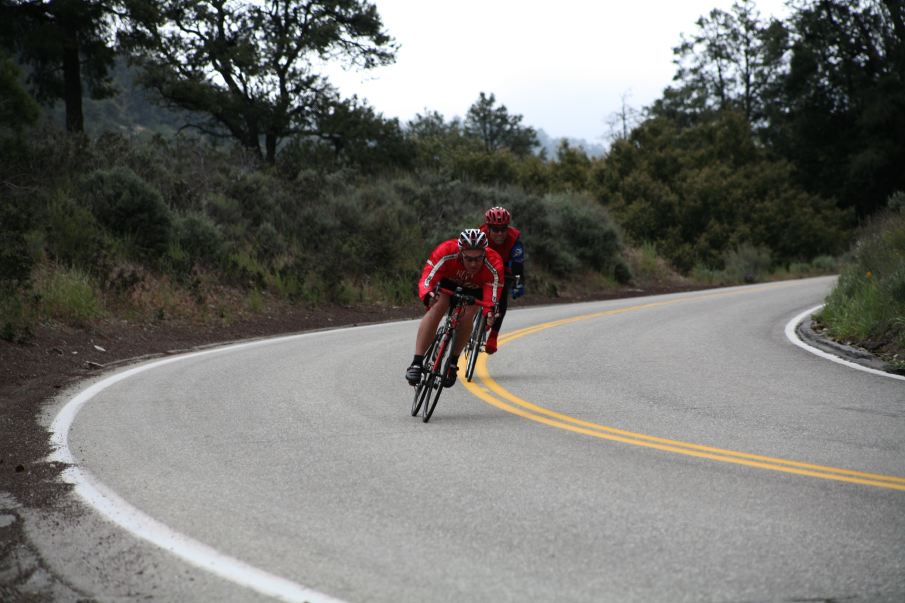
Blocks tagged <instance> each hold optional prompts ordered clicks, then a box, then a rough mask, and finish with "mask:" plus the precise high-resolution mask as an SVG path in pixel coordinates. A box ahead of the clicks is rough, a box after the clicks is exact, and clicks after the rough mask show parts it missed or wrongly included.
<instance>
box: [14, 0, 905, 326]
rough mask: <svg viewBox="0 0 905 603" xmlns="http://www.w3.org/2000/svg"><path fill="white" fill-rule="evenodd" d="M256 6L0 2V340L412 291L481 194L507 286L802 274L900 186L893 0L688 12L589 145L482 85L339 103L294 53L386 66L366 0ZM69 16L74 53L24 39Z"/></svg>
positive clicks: (903, 126) (897, 10) (383, 36)
mask: <svg viewBox="0 0 905 603" xmlns="http://www.w3.org/2000/svg"><path fill="white" fill-rule="evenodd" d="M63 4H65V5H66V7H68V8H67V10H66V11H65V12H62V11H63ZM309 4H311V5H312V6H320V4H322V3H319V2H311V3H309ZM26 5H27V6H26ZM275 5H279V6H282V7H284V8H286V9H287V10H285V11H277V12H274V13H273V14H266V13H265V12H262V11H264V10H265V7H264V6H263V5H262V4H260V3H251V2H249V3H243V2H237V3H228V4H211V3H206V2H203V1H202V0H179V1H177V0H168V1H166V2H158V3H142V2H137V3H128V4H127V5H126V6H124V10H125V12H124V13H122V14H121V15H120V16H121V18H120V19H116V20H112V19H108V18H106V17H105V13H104V10H106V9H105V7H106V6H107V5H106V4H104V3H88V2H84V3H83V2H80V1H75V2H68V3H60V2H47V3H29V2H24V1H22V2H20V1H18V0H2V1H0V24H2V25H0V49H5V52H6V54H4V53H3V52H4V51H3V50H0V93H2V98H3V99H4V101H3V102H2V103H0V153H2V161H0V196H2V197H0V198H2V205H0V223H2V232H0V237H2V241H0V243H2V246H0V284H2V289H0V311H2V314H0V316H2V319H0V334H2V336H3V338H5V339H8V340H13V341H21V340H26V339H27V338H28V336H29V333H30V332H31V330H32V329H33V328H34V326H35V325H36V324H65V325H74V326H90V325H91V324H92V323H93V322H94V321H97V320H101V319H106V318H119V319H127V320H138V321H169V320H177V319H178V320H188V321H202V322H210V321H214V322H216V321H229V320H232V319H234V318H235V317H236V316H237V315H239V314H242V313H249V312H250V313H254V312H274V311H279V308H281V307H286V306H288V305H305V306H316V305H321V304H344V305H349V304H376V305H379V304H383V305H401V304H409V303H413V299H414V297H413V295H414V288H415V278H416V276H417V274H418V271H419V270H420V267H421V265H422V262H423V261H424V258H425V257H426V255H427V254H428V252H429V251H430V249H431V248H432V247H433V246H434V245H436V244H437V243H438V242H439V241H441V240H444V239H447V238H451V237H453V236H455V235H456V233H457V232H458V231H459V230H461V229H462V228H464V227H469V226H475V225H477V224H478V223H479V222H480V220H481V216H482V215H483V212H484V210H486V209H487V208H488V207H490V206H494V205H503V206H505V207H507V208H508V209H510V210H511V211H512V213H513V215H514V224H515V226H517V227H518V228H520V229H521V230H522V231H523V239H524V242H525V244H526V247H527V252H528V287H529V289H528V291H529V296H530V295H532V294H534V295H536V296H541V297H544V298H549V297H555V296H557V295H575V294H583V295H587V294H592V293H594V292H602V291H607V290H613V289H616V288H619V287H636V288H637V287H642V288H645V287H651V286H656V285H658V284H663V283H670V284H677V283H678V284H682V285H688V284H691V283H699V284H708V285H709V284H731V283H741V282H755V281H758V280H763V279H767V278H783V277H788V276H802V275H814V274H827V273H832V272H834V271H835V270H836V269H837V261H836V259H835V258H837V257H840V256H842V254H844V253H845V252H846V250H847V249H849V246H850V245H851V243H852V241H853V237H854V235H855V233H856V232H858V231H857V227H858V225H859V224H862V223H865V222H867V221H871V220H872V217H873V216H875V215H878V212H880V211H881V210H882V208H883V207H884V206H885V204H886V200H887V198H888V197H889V196H890V195H892V194H893V193H895V192H896V191H899V190H905V173H903V171H902V170H901V169H900V166H901V165H903V164H905V143H903V141H905V123H903V122H902V120H901V115H902V114H903V112H902V107H903V104H902V102H903V101H902V99H903V98H905V78H903V75H902V74H903V73H905V40H903V38H902V32H905V8H903V7H902V5H901V3H897V2H891V1H889V2H887V1H880V0H863V1H861V2H857V3H850V2H843V1H842V0H821V1H820V2H817V1H816V0H814V1H803V2H800V3H798V4H797V5H796V6H797V8H796V9H795V10H794V11H793V13H792V14H791V16H790V17H789V18H788V19H787V20H785V21H772V20H765V19H762V18H761V17H760V16H759V14H758V13H757V10H756V6H755V3H754V2H752V1H750V0H740V1H739V2H737V3H736V4H735V5H734V6H733V8H732V9H731V11H728V12H724V11H720V10H714V11H712V12H711V13H709V14H708V15H706V16H704V17H702V18H701V19H700V20H699V21H698V22H697V23H695V24H694V30H693V33H692V34H691V35H689V36H683V37H682V39H681V40H680V43H679V45H678V46H677V47H676V49H675V57H676V65H677V71H676V76H675V79H674V85H673V86H671V87H669V88H667V89H666V90H664V92H663V95H662V97H661V98H660V99H658V100H657V101H656V102H655V103H654V104H653V105H652V106H650V107H645V108H643V109H642V110H640V111H639V110H631V111H629V110H628V109H626V108H624V110H623V112H622V114H621V118H622V119H621V120H618V121H621V124H622V128H621V129H620V130H619V131H618V132H616V133H615V134H614V136H613V137H612V141H611V144H610V146H609V149H608V151H607V152H606V153H604V154H603V155H600V156H590V155H589V154H588V153H586V152H585V150H584V149H582V148H581V147H577V146H573V145H571V144H569V143H568V142H565V141H563V142H562V143H561V144H560V145H559V147H558V149H557V151H556V152H555V154H553V155H552V156H551V155H550V154H548V153H547V152H546V151H540V150H539V146H540V144H539V138H538V131H537V130H535V129H534V128H533V127H531V126H530V125H528V124H524V123H522V116H521V115H519V114H517V113H515V112H513V111H510V110H509V109H508V108H507V107H506V105H504V104H502V103H500V102H499V101H498V100H497V99H496V97H495V95H494V94H492V93H487V92H478V91H476V96H477V99H476V100H475V102H474V104H472V106H471V107H468V108H465V107H463V110H465V109H467V111H465V118H464V119H459V118H454V119H447V118H446V117H445V116H443V115H441V114H439V113H436V112H433V111H430V110H426V111H425V113H424V114H423V115H418V116H417V117H416V118H415V119H413V120H412V121H410V122H408V123H405V124H402V123H400V122H399V120H397V119H388V118H386V117H384V116H383V115H382V114H380V113H379V112H377V111H375V110H374V108H372V107H370V106H369V105H368V103H367V101H366V100H363V99H358V98H355V97H353V98H351V99H346V98H342V97H341V96H340V95H339V94H338V93H337V91H336V90H335V89H333V88H332V87H331V86H330V85H329V82H327V81H326V80H325V79H324V78H323V77H321V76H319V75H317V73H316V69H315V67H314V65H315V64H316V63H315V62H314V58H315V57H318V56H325V55H327V54H330V53H334V54H335V55H337V56H343V55H345V58H346V59H348V60H349V61H350V62H351V63H355V64H358V65H360V66H362V67H364V68H369V67H373V66H376V65H380V64H387V63H389V62H392V60H394V57H395V49H396V43H395V41H394V40H393V39H392V38H391V37H390V35H389V32H386V31H385V30H384V28H383V24H382V22H381V20H380V16H379V14H377V12H376V9H375V8H374V7H373V6H372V5H370V4H368V3H366V2H360V1H358V0H348V1H344V2H342V3H338V4H337V7H336V10H335V11H333V12H331V11H314V12H312V13H303V12H299V11H296V10H294V9H295V8H298V6H299V5H300V0H279V1H278V2H276V3H275ZM26 8H27V10H26ZM70 9H71V10H70ZM290 9H292V10H290ZM301 14H309V16H310V15H315V16H313V17H311V18H313V19H315V20H316V21H317V22H316V23H304V22H302V21H299V20H298V19H299V18H300V17H299V15H301ZM106 16H109V15H106ZM185 19H191V20H192V23H193V27H191V28H180V25H184V23H182V21H183V20H185ZM223 23H227V24H229V25H230V27H226V28H223V27H219V26H218V24H223ZM315 26H316V28H320V29H317V31H318V32H319V34H318V36H314V37H312V36H309V35H307V34H306V32H310V31H312V27H315ZM73 31H77V32H78V33H79V35H78V36H77V39H78V40H79V41H80V44H82V46H81V47H76V48H73V47H72V46H66V45H56V44H55V43H52V42H53V41H54V40H58V39H60V40H61V39H64V38H65V37H66V35H68V34H71V33H72V32H73ZM48 32H50V33H48ZM726 40H731V41H732V43H731V44H729V45H728V46H727V45H726ZM44 42H49V43H44ZM74 51H75V52H76V53H77V56H78V57H80V58H81V63H80V64H81V65H82V67H83V68H82V69H81V71H76V72H74V73H73V72H71V71H69V70H70V69H71V68H72V66H73V62H72V59H73V55H72V53H73V52H74ZM76 63H78V61H76ZM306 74H307V75H306ZM74 78H75V79H74ZM73 81H76V82H81V86H72V85H66V83H67V82H68V83H69V84H71V83H72V82H73ZM230 81H244V82H252V83H254V85H250V86H246V87H244V88H243V87H235V86H228V85H225V84H224V82H230ZM83 94H84V95H85V98H84V99H83V98H82V95H83ZM88 96H90V97H91V99H89V98H88ZM104 99H106V100H104ZM149 99H151V100H154V102H156V103H158V104H160V105H161V107H166V108H167V110H166V111H164V110H163V109H157V108H155V107H152V106H150V105H148V102H149ZM83 101H84V102H83ZM42 107H43V108H42ZM633 116H637V118H634V117H633ZM86 121H87V123H86ZM64 124H65V128H63V127H62V125H64ZM180 124H181V125H180ZM856 257H857V253H856ZM881 273H883V271H880V272H876V274H881ZM846 278H848V277H846ZM884 278H885V277H884ZM847 282H848V281H847V280H845V279H843V282H842V285H845V283H847ZM843 290H844V291H845V292H850V291H851V288H848V285H845V286H844V287H842V286H841V287H840V291H843ZM895 291H897V289H895V287H893V292H895ZM839 295H843V293H840V294H839ZM844 295H848V293H845V294H844Z"/></svg>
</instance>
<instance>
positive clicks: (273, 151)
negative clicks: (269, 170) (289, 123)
mask: <svg viewBox="0 0 905 603" xmlns="http://www.w3.org/2000/svg"><path fill="white" fill-rule="evenodd" d="M264 145H265V147H266V148H267V163H269V164H270V165H273V164H274V163H276V160H277V135H276V133H275V132H268V133H267V135H266V136H265V137H264Z"/></svg>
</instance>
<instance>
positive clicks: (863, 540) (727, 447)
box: [34, 279, 905, 601]
mask: <svg viewBox="0 0 905 603" xmlns="http://www.w3.org/2000/svg"><path fill="white" fill-rule="evenodd" d="M831 285H832V280H831V279H810V280H805V281H793V282H783V283H775V284H766V285H756V286H750V287H738V288H732V289H722V290H713V291H706V292H697V293H691V294H679V295H669V296H658V297H648V298H636V299H628V300H614V301H607V302H595V303H588V304H577V305H567V306H566V305H563V306H547V307H540V308H527V309H519V310H516V311H512V312H510V314H509V316H507V319H506V325H505V328H504V334H507V336H506V337H505V338H503V339H501V341H502V345H501V347H500V351H499V352H498V353H497V354H496V355H494V356H492V357H489V358H486V362H483V361H482V364H481V366H479V369H478V376H477V379H476V380H475V382H474V383H473V384H469V385H468V386H465V385H461V384H460V385H457V386H456V387H455V388H454V389H453V390H451V391H448V392H444V394H443V397H442V398H441V401H440V405H439V406H438V408H437V411H436V413H435V416H434V418H433V419H432V420H431V423H429V424H427V425H425V424H423V423H421V422H420V420H418V419H414V418H411V417H409V416H408V412H407V410H408V406H409V402H410V400H409V398H410V395H411V394H410V392H411V390H410V388H409V387H407V386H406V385H405V384H404V382H403V380H402V372H403V369H404V367H405V365H406V363H407V362H408V360H409V359H410V355H411V346H412V341H413V339H414V331H415V323H413V322H404V323H392V324H384V325H374V326H369V327H362V328H355V329H342V330H335V331H323V332H317V333H312V334H306V335H303V336H299V337H293V338H285V339H281V340H274V341H266V342H259V343H256V344H253V345H247V346H244V347H238V348H230V349H222V350H218V351H212V352H208V353H205V354H199V355H194V356H191V357H187V358H180V359H178V360H174V359H169V360H171V361H170V362H168V363H165V364H157V365H155V366H153V367H151V368H147V369H146V370H140V371H136V372H135V373H133V374H130V375H128V376H127V377H126V378H120V379H119V380H118V381H116V382H113V383H109V384H107V385H105V386H104V387H103V389H98V390H97V391H94V392H92V393H91V396H89V397H88V398H87V399H84V400H83V405H82V406H80V408H79V410H78V413H77V414H76V413H73V414H72V416H71V421H70V422H69V423H68V424H67V425H69V424H71V426H69V427H68V429H67V430H66V435H67V436H68V437H67V438H66V441H67V443H68V446H67V448H66V449H65V450H67V451H68V454H69V455H70V457H71V458H69V459H67V460H71V461H72V462H73V463H74V469H73V471H75V472H77V473H78V475H81V476H82V477H83V478H84V479H86V480H88V481H87V482H85V484H87V485H85V486H84V487H83V490H82V491H83V492H84V491H86V489H87V490H90V489H91V488H95V489H101V490H102V491H103V492H105V493H107V494H108V495H109V498H108V500H113V501H114V502H117V501H118V503H117V504H121V505H122V506H121V507H119V509H120V512H121V511H122V509H124V508H127V509H131V510H133V511H134V512H135V513H137V514H139V516H140V517H142V518H147V519H148V520H150V521H151V522H152V523H153V525H155V526H157V527H158V529H159V530H161V531H162V532H164V533H166V534H171V535H174V537H175V538H176V540H174V541H166V542H169V543H170V544H161V543H159V542H158V546H154V545H151V544H149V543H148V542H147V538H148V535H147V534H144V533H142V532H141V530H140V529H135V530H133V531H132V533H129V532H126V531H125V530H123V529H121V528H120V527H118V526H116V525H114V524H112V523H111V522H110V521H109V520H108V519H105V518H103V517H100V518H99V516H98V513H96V512H90V513H87V514H83V515H81V516H80V519H79V521H78V522H76V523H75V524H72V523H71V522H70V523H67V525H66V526H65V528H63V529H59V528H57V529H56V530H48V533H47V534H43V535H42V534H35V535H34V536H36V537H38V538H42V537H43V538H44V539H45V543H46V545H45V550H44V551H42V552H43V553H44V554H45V557H47V558H48V560H49V561H50V563H51V565H52V566H53V567H54V568H55V570H56V571H57V572H58V573H60V574H61V575H64V576H67V577H68V578H69V580H70V581H71V583H72V584H73V585H74V586H76V587H77V588H78V589H80V590H82V591H83V592H86V593H90V594H91V595H93V596H96V597H99V598H105V597H116V596H153V597H156V598H159V599H164V600H167V599H170V600H186V599H194V600H201V599H203V600H210V599H214V598H216V599H219V600H234V601H247V600H252V599H255V598H261V599H262V600H266V599H267V598H269V597H276V598H282V599H286V600H306V599H308V600H330V599H331V598H335V599H339V600H345V601H424V600H430V601H461V600H469V601H500V600H513V601H515V600H526V599H528V600H558V601H608V600H611V601H682V600H689V601H700V600H708V601H709V600H713V601H761V600H769V601H783V600H802V599H808V600H825V599H845V598H858V599H862V600H871V601H874V600H881V601H882V600H888V601H901V600H903V599H905V546H903V544H902V543H903V542H905V491H903V488H902V487H903V486H905V387H903V384H902V383H901V382H897V381H894V380H891V379H884V378H882V377H880V376H876V375H871V374H867V373H861V372H859V371H856V370H854V369H852V368H849V367H846V366H841V365H838V364H835V363H831V362H828V361H827V360H825V359H823V358H820V357H818V356H814V355H811V354H808V353H807V352H806V351H804V350H802V349H800V348H798V347H796V346H794V345H792V344H791V343H790V342H789V341H788V339H787V338H786V337H785V334H784V327H785V325H786V323H787V322H788V321H789V320H790V319H791V318H792V317H794V316H796V315H797V314H798V313H800V312H801V311H802V310H804V309H806V308H809V307H812V306H814V305H815V304H817V303H820V302H821V301H822V300H823V298H824V297H825V295H826V293H827V292H828V290H829V288H830V287H831ZM84 391H85V389H84V388H83V392H84ZM70 399H71V398H70ZM61 405H62V403H61ZM69 408H72V407H69ZM55 410H58V409H55ZM114 520H115V521H119V519H117V518H116V517H114ZM139 525H142V524H141V522H139ZM98 540H101V541H102V542H100V543H98V542H97V541H98ZM173 543H175V544H173ZM99 545H100V546H99ZM196 545H197V546H198V547H200V548H198V549H196V553H197V555H198V557H196V558H189V561H190V562H187V561H186V558H187V556H186V555H185V554H184V551H185V550H188V549H186V548H185V547H189V548H191V547H193V546H196ZM161 547H163V548H161ZM164 549H169V550H164ZM76 550H77V551H78V554H74V551H76ZM111 551H114V552H116V554H115V555H114V554H111ZM205 556H206V557H205ZM233 563H235V564H238V565H230V564H233ZM205 564H207V566H205ZM199 567H205V568H206V569H204V570H202V569H199ZM217 568H220V571H219V572H218V571H217ZM224 568H225V569H224ZM268 580H269V582H268Z"/></svg>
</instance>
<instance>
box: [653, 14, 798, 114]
mask: <svg viewBox="0 0 905 603" xmlns="http://www.w3.org/2000/svg"><path fill="white" fill-rule="evenodd" d="M696 25H697V32H696V33H695V34H694V35H693V36H691V37H685V36H682V43H681V44H680V45H679V46H677V47H676V48H674V49H673V53H674V54H675V57H676V58H675V61H674V62H675V63H676V66H677V70H676V74H675V76H674V78H673V79H674V80H675V81H676V82H678V86H677V87H676V88H673V89H670V90H669V91H668V94H666V95H665V96H664V99H663V100H661V102H660V104H659V108H660V109H661V111H660V113H661V114H664V113H669V112H670V111H672V112H674V113H675V112H678V113H685V114H690V115H691V116H692V117H693V116H695V115H700V114H702V113H704V112H706V111H720V110H727V109H728V110H734V111H740V112H741V113H742V114H743V115H744V116H745V118H746V119H747V120H748V123H750V124H752V125H763V124H764V120H765V118H766V117H767V112H768V107H769V105H770V102H771V100H772V97H773V95H774V94H775V90H776V88H777V85H778V84H777V82H778V80H779V78H780V77H781V76H782V74H783V73H784V69H785V58H786V55H787V46H788V43H787V39H788V32H787V31H786V29H785V27H784V26H783V24H782V23H781V22H779V21H775V20H774V21H769V22H768V21H765V20H764V19H762V18H761V17H760V14H759V13H758V11H757V7H756V6H755V3H754V0H738V1H737V2H735V3H734V4H733V5H732V9H731V11H730V12H725V11H722V10H719V9H714V10H712V11H711V12H710V14H709V15H708V16H707V17H701V18H699V19H698V20H697V22H696ZM686 117H687V116H686Z"/></svg>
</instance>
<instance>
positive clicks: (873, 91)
mask: <svg viewBox="0 0 905 603" xmlns="http://www.w3.org/2000/svg"><path fill="white" fill-rule="evenodd" d="M795 7H796V9H797V10H796V12H795V13H794V15H793V17H792V29H793V30H794V32H795V37H794V40H793V45H792V59H791V64H790V70H789V73H788V76H787V77H786V79H785V81H784V87H783V92H784V97H783V98H782V99H781V101H782V105H783V107H784V111H783V112H781V113H779V114H778V115H777V116H776V120H775V124H774V127H773V128H772V142H773V144H774V146H775V147H776V148H777V149H778V150H779V151H780V152H781V153H782V154H784V155H785V156H786V157H788V158H789V159H790V160H791V161H792V162H793V163H795V164H796V166H797V167H798V173H799V177H800V178H801V180H802V182H803V184H804V185H805V186H806V187H807V188H808V189H810V190H813V191H816V192H819V193H821V194H823V195H825V196H828V197H835V198H836V199H837V200H838V201H839V204H840V205H841V206H843V207H854V208H855V209H856V210H857V212H858V214H859V215H861V216H864V215H868V214H870V213H872V212H874V211H876V210H877V209H879V208H881V207H883V205H884V204H885V201H886V198H887V197H888V196H889V195H890V194H891V193H893V192H894V191H896V190H905V169H903V167H902V166H905V117H903V116H905V4H903V3H902V2H901V0H858V1H854V2H853V1H850V0H809V1H802V0H799V2H797V3H796V4H795Z"/></svg>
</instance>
